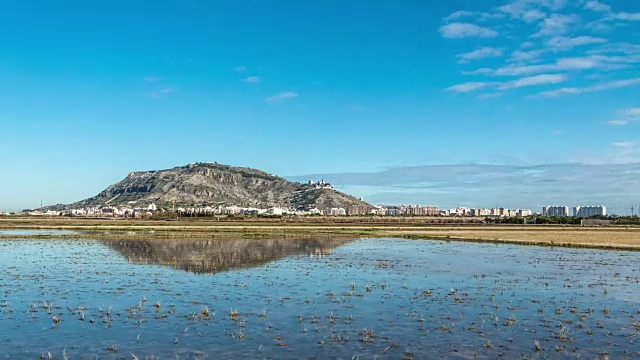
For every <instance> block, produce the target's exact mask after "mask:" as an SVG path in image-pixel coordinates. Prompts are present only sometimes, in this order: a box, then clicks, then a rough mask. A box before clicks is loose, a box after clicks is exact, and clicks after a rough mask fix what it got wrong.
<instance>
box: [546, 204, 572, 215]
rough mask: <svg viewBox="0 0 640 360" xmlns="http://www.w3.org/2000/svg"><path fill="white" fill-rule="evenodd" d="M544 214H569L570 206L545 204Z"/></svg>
mask: <svg viewBox="0 0 640 360" xmlns="http://www.w3.org/2000/svg"><path fill="white" fill-rule="evenodd" d="M542 215H544V216H561V217H562V216H569V207H568V206H545V207H543V208H542Z"/></svg>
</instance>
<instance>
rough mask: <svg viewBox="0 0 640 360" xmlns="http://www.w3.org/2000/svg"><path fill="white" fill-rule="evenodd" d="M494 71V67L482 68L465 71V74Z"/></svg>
mask: <svg viewBox="0 0 640 360" xmlns="http://www.w3.org/2000/svg"><path fill="white" fill-rule="evenodd" d="M491 73H493V69H490V68H480V69H476V70H473V71H463V72H462V74H463V75H479V74H491Z"/></svg>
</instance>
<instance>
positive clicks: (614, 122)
mask: <svg viewBox="0 0 640 360" xmlns="http://www.w3.org/2000/svg"><path fill="white" fill-rule="evenodd" d="M607 124H608V125H618V126H620V125H629V120H609V121H607Z"/></svg>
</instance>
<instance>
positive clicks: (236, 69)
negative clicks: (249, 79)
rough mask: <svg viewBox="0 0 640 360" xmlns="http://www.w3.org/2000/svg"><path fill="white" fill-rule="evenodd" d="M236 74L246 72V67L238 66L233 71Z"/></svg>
mask: <svg viewBox="0 0 640 360" xmlns="http://www.w3.org/2000/svg"><path fill="white" fill-rule="evenodd" d="M233 70H234V71H235V72H244V71H246V70H247V68H246V67H244V66H237V67H236V68H235V69H233Z"/></svg>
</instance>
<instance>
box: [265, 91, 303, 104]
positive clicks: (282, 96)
mask: <svg viewBox="0 0 640 360" xmlns="http://www.w3.org/2000/svg"><path fill="white" fill-rule="evenodd" d="M297 97H298V93H296V92H293V91H287V92H281V93H279V94H275V95H272V96H269V97H268V98H266V99H265V101H266V102H268V103H276V102H281V101H285V100H290V99H294V98H297Z"/></svg>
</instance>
